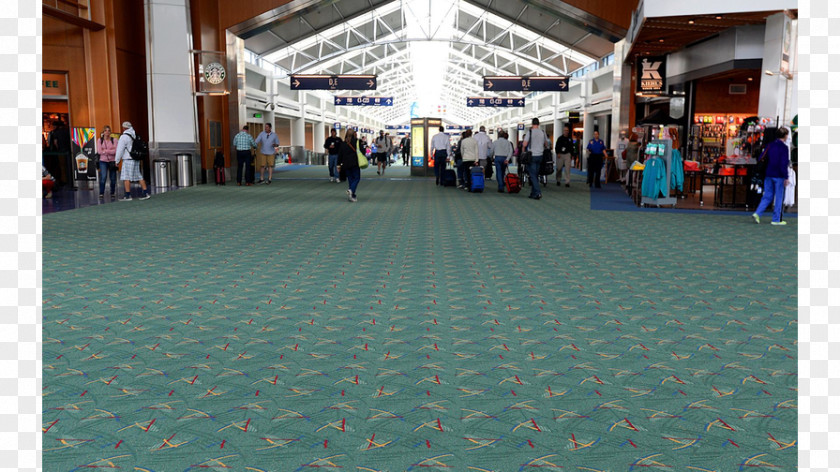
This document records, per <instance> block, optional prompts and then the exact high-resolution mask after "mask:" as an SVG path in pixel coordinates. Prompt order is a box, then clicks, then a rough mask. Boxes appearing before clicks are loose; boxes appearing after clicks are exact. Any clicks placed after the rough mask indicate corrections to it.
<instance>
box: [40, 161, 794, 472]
mask: <svg viewBox="0 0 840 472" xmlns="http://www.w3.org/2000/svg"><path fill="white" fill-rule="evenodd" d="M389 172H391V170H390V169H389ZM391 173H392V174H395V175H397V174H398V172H391ZM322 174H323V173H322V172H319V173H317V175H318V176H322ZM315 175H316V173H315V171H313V170H311V169H310V170H305V169H304V170H299V171H298V170H296V171H290V172H287V173H282V174H281V175H278V176H277V178H276V180H275V181H274V183H272V184H271V185H270V186H256V187H235V186H226V187H215V186H208V185H205V186H200V187H193V188H188V189H183V190H179V191H178V192H173V193H166V194H162V195H156V196H155V197H154V198H152V199H151V200H149V201H145V202H139V201H134V202H125V203H121V204H118V205H103V206H100V207H91V208H83V209H79V210H74V211H70V212H63V213H58V214H52V215H45V216H44V217H43V234H44V236H43V267H44V272H43V287H44V289H43V297H44V299H43V317H44V318H43V319H44V328H43V340H44V355H43V359H44V372H43V374H44V388H43V408H44V425H43V432H44V436H43V448H44V456H43V457H44V459H43V464H44V470H45V471H62V472H63V471H80V470H88V469H92V468H93V469H105V470H111V469H120V470H136V471H156V472H163V471H199V470H236V471H273V472H287V471H290V472H291V471H308V470H333V469H335V470H348V471H382V472H385V471H390V472H402V471H425V470H429V471H450V470H452V471H499V472H501V471H527V470H548V471H552V470H558V471H559V470H563V471H570V470H571V471H642V470H680V471H687V470H691V471H732V470H759V471H761V470H795V468H796V460H797V458H796V439H797V412H796V398H797V391H796V385H797V375H796V373H797V371H796V350H797V346H796V329H797V328H796V319H797V318H796V309H797V300H796V286H797V285H796V276H797V273H796V221H795V220H794V221H791V222H789V226H787V227H783V228H780V227H771V226H770V225H769V224H763V225H755V224H754V223H751V220H750V219H749V217H748V216H746V215H743V214H736V215H732V216H730V215H719V214H718V215H709V214H705V213H695V214H675V213H668V214H665V213H660V214H657V213H654V212H609V211H592V210H590V197H589V192H588V191H586V190H584V184H583V183H582V181H581V179H580V178H579V177H575V181H574V182H573V184H572V188H570V189H566V188H563V187H560V188H557V187H550V188H548V189H546V190H545V191H544V198H543V199H542V200H541V201H533V200H529V199H528V198H526V196H527V189H525V191H524V192H523V193H521V194H519V195H507V194H504V195H503V194H497V193H495V192H494V191H492V190H493V184H492V183H490V182H488V184H489V185H488V187H489V190H490V191H489V192H487V193H484V194H480V195H473V194H468V193H466V192H463V191H459V190H456V189H452V188H436V187H435V186H434V184H433V183H430V182H429V181H428V180H423V179H416V180H406V181H388V180H385V179H381V178H378V177H377V176H376V174H375V171H372V170H367V171H365V172H364V175H363V179H362V182H361V184H360V186H359V191H358V195H359V202H357V203H349V202H348V201H347V200H346V194H345V188H346V187H345V186H344V185H336V184H329V183H327V182H326V180H325V179H323V180H322V181H317V180H312V179H313V178H314V176H315Z"/></svg>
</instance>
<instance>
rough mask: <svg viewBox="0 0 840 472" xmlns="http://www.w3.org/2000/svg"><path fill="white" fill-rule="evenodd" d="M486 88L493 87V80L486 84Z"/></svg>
mask: <svg viewBox="0 0 840 472" xmlns="http://www.w3.org/2000/svg"><path fill="white" fill-rule="evenodd" d="M484 87H485V88H488V89H491V88H493V82H490V81H489V80H488V81H487V85H485V86H484Z"/></svg>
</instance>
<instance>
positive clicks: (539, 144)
mask: <svg viewBox="0 0 840 472" xmlns="http://www.w3.org/2000/svg"><path fill="white" fill-rule="evenodd" d="M532 143H533V144H532ZM550 147H551V141H549V140H548V136H546V135H545V133H544V132H543V130H541V129H540V120H539V118H534V119H533V120H531V129H529V130H528V132H527V133H525V137H524V138H522V149H525V150H527V151H530V152H531V162H530V164H528V180H530V181H531V194H530V195H528V198H533V199H534V200H539V199H541V198H542V192H541V191H540V175H539V174H540V164H541V163H542V160H543V153H544V152H545V150H546V149H548V148H550Z"/></svg>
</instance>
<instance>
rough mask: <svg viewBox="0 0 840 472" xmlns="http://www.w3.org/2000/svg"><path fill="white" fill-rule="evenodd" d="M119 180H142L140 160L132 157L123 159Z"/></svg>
mask: <svg viewBox="0 0 840 472" xmlns="http://www.w3.org/2000/svg"><path fill="white" fill-rule="evenodd" d="M120 180H128V181H130V182H137V181H139V180H143V173H142V172H140V161H135V160H134V159H123V160H122V171H121V172H120Z"/></svg>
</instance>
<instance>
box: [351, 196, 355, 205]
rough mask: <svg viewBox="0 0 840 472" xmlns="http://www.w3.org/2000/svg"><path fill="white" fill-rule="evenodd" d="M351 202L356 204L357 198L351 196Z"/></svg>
mask: <svg viewBox="0 0 840 472" xmlns="http://www.w3.org/2000/svg"><path fill="white" fill-rule="evenodd" d="M350 201H351V202H353V203H356V197H355V196H353V195H350Z"/></svg>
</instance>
